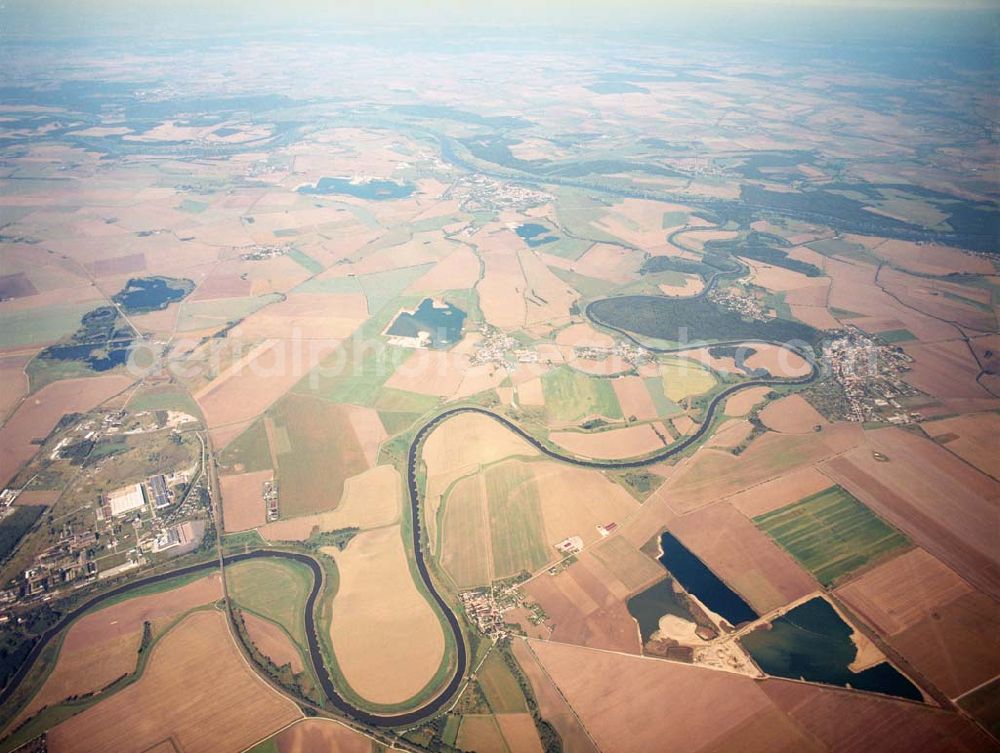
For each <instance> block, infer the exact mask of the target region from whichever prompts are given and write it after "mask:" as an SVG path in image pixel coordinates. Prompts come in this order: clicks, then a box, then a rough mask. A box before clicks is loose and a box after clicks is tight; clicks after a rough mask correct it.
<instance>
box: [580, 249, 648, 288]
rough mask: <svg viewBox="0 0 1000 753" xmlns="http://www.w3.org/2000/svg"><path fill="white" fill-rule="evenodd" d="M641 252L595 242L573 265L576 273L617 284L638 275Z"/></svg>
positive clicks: (628, 280)
mask: <svg viewBox="0 0 1000 753" xmlns="http://www.w3.org/2000/svg"><path fill="white" fill-rule="evenodd" d="M641 264H642V253H641V252H638V251H630V250H629V249H627V248H622V247H621V246H613V245H611V244H610V243H595V244H594V245H593V246H591V247H590V250H589V251H587V253H585V254H584V255H583V256H581V257H580V258H579V259H578V260H577V261H576V264H575V265H574V271H576V272H577V274H581V275H584V276H586V277H596V278H597V279H598V280H607V281H608V282H614V283H618V284H624V283H626V282H631V281H632V280H635V279H637V278H638V277H639V267H640V266H641Z"/></svg>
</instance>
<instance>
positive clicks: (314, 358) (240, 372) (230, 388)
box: [194, 340, 336, 438]
mask: <svg viewBox="0 0 1000 753" xmlns="http://www.w3.org/2000/svg"><path fill="white" fill-rule="evenodd" d="M335 346H336V343H335V342H333V341H324V340H313V341H311V342H310V343H309V344H308V345H307V346H306V347H304V348H303V347H302V343H296V342H294V341H292V340H268V341H266V342H265V343H263V344H262V345H260V346H258V347H257V348H255V349H254V350H253V351H251V352H250V353H248V354H247V355H246V356H245V357H244V358H242V359H240V361H238V362H237V363H236V364H233V366H231V367H230V368H229V369H227V370H226V371H225V372H223V373H222V374H220V375H219V376H218V377H216V378H215V379H214V380H213V381H212V382H210V383H209V384H208V385H206V386H205V387H204V388H203V389H202V390H200V391H199V392H198V393H197V394H196V395H195V396H194V398H195V400H197V401H198V405H199V406H200V407H201V410H202V413H203V414H204V415H205V420H206V421H207V422H208V425H209V428H211V429H216V428H221V427H225V426H226V425H227V424H236V423H240V422H246V421H249V420H250V419H252V418H255V417H256V416H258V415H260V414H261V413H263V412H264V411H265V410H266V409H267V408H268V406H270V405H271V403H273V402H274V401H275V400H277V399H278V398H279V397H281V396H282V395H284V394H285V393H286V392H287V391H288V390H289V389H290V388H291V387H292V385H294V384H295V383H296V382H298V381H299V379H301V378H302V377H303V376H305V375H306V374H307V373H308V372H309V371H310V370H311V369H312V368H314V367H315V366H317V365H318V364H319V362H320V361H321V360H322V359H323V357H324V356H325V355H328V354H329V353H331V352H332V351H333V350H334V348H335ZM230 438H231V437H230Z"/></svg>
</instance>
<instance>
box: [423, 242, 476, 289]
mask: <svg viewBox="0 0 1000 753" xmlns="http://www.w3.org/2000/svg"><path fill="white" fill-rule="evenodd" d="M478 280H479V259H478V258H477V257H476V255H475V254H474V253H472V251H470V250H469V249H468V248H466V247H465V246H459V247H457V248H456V249H455V250H454V251H452V252H451V253H450V254H448V256H446V257H445V258H444V259H442V260H441V261H439V262H438V263H437V264H435V265H434V267H433V268H431V269H430V270H428V271H427V272H425V273H424V274H423V275H422V276H421V277H419V278H417V279H416V280H415V281H414V282H413V283H412V284H411V285H410V287H408V288H407V292H410V293H439V292H442V291H445V290H467V289H468V288H471V287H473V286H474V285H475V284H476V282H477V281H478Z"/></svg>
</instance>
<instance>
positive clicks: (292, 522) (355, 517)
mask: <svg viewBox="0 0 1000 753" xmlns="http://www.w3.org/2000/svg"><path fill="white" fill-rule="evenodd" d="M401 503H402V480H401V479H400V477H399V473H398V472H397V471H396V469H395V468H394V467H393V466H391V465H377V466H375V467H374V468H370V469H369V470H367V471H365V472H364V473H360V474H358V475H357V476H351V477H350V478H349V479H347V480H346V481H345V482H344V494H343V496H342V497H341V500H340V503H339V504H338V505H337V507H336V508H334V509H333V510H330V511H329V512H321V513H317V514H315V515H303V516H301V517H297V518H288V519H286V520H276V521H274V522H273V523H268V524H267V525H264V526H262V527H261V528H260V534H261V536H263V537H264V538H265V539H267V540H268V541H305V540H306V539H307V538H309V535H310V534H311V533H312V530H313V529H314V528H319V530H321V531H336V530H337V529H340V528H362V529H364V528H378V527H379V526H385V525H390V524H392V523H395V522H396V521H397V520H399V511H400V505H401Z"/></svg>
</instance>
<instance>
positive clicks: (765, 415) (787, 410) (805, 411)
mask: <svg viewBox="0 0 1000 753" xmlns="http://www.w3.org/2000/svg"><path fill="white" fill-rule="evenodd" d="M760 420H761V421H763V422H764V425H765V426H766V427H767V428H769V429H772V430H773V431H777V432H781V433H782V434H806V433H808V432H812V431H814V430H815V427H817V426H826V425H827V421H826V419H825V418H823V416H821V415H820V414H819V413H818V412H817V411H816V409H815V408H813V407H812V406H811V405H810V404H809V403H808V402H806V400H805V398H803V397H802V396H801V395H788V396H787V397H783V398H781V399H780V400H775V401H774V402H773V403H770V404H769V405H767V406H766V407H765V408H764V409H763V410H762V411H761V412H760Z"/></svg>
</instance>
